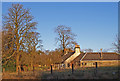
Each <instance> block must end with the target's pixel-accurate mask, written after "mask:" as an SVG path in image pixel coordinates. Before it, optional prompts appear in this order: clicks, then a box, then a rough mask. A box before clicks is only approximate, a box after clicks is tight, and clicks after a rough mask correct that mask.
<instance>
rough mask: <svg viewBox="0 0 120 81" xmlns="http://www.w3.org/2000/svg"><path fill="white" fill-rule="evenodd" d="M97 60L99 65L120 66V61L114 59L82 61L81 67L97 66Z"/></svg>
mask: <svg viewBox="0 0 120 81" xmlns="http://www.w3.org/2000/svg"><path fill="white" fill-rule="evenodd" d="M95 62H97V65H98V67H101V66H120V61H118V60H114V61H81V62H80V67H95V66H96V64H95Z"/></svg>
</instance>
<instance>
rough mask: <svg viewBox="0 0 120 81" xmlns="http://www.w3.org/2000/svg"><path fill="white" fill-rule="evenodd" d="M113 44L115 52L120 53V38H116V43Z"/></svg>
mask: <svg viewBox="0 0 120 81" xmlns="http://www.w3.org/2000/svg"><path fill="white" fill-rule="evenodd" d="M112 44H113V46H114V47H115V51H116V52H118V53H120V37H118V36H116V39H115V42H114V43H112Z"/></svg>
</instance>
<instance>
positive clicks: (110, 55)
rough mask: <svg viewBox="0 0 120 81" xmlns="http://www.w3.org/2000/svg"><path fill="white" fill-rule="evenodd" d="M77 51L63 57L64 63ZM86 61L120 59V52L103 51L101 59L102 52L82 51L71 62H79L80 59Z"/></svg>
mask: <svg viewBox="0 0 120 81" xmlns="http://www.w3.org/2000/svg"><path fill="white" fill-rule="evenodd" d="M74 53H75V52H70V53H68V54H66V55H64V56H63V57H62V59H63V60H62V63H63V62H64V61H65V60H66V59H67V58H69V57H70V56H71V55H73V54H74ZM80 60H82V61H86V60H120V54H117V53H114V52H103V53H102V59H101V53H100V52H91V53H90V52H89V53H87V54H86V53H81V54H80V55H79V56H77V57H76V58H75V59H74V60H73V61H71V62H78V61H80Z"/></svg>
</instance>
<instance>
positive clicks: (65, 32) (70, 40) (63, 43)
mask: <svg viewBox="0 0 120 81" xmlns="http://www.w3.org/2000/svg"><path fill="white" fill-rule="evenodd" d="M55 33H57V35H58V36H57V37H56V41H57V43H59V46H60V47H61V48H62V50H64V49H65V48H69V47H71V48H72V47H74V46H73V45H75V44H77V43H76V42H75V36H76V35H75V34H74V33H72V30H71V28H70V27H66V26H64V25H59V26H58V27H57V28H56V29H55ZM63 52H64V51H63Z"/></svg>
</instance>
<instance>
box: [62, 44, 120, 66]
mask: <svg viewBox="0 0 120 81" xmlns="http://www.w3.org/2000/svg"><path fill="white" fill-rule="evenodd" d="M65 53H66V54H64V55H63V56H62V62H61V64H62V65H64V67H65V68H71V65H72V64H74V66H75V67H95V63H96V62H97V65H98V67H100V66H118V65H119V62H120V58H119V56H120V54H118V53H115V52H102V50H101V52H88V53H87V52H86V53H83V52H81V51H80V46H79V45H75V50H74V51H71V52H69V51H68V50H67V51H66V52H65Z"/></svg>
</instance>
